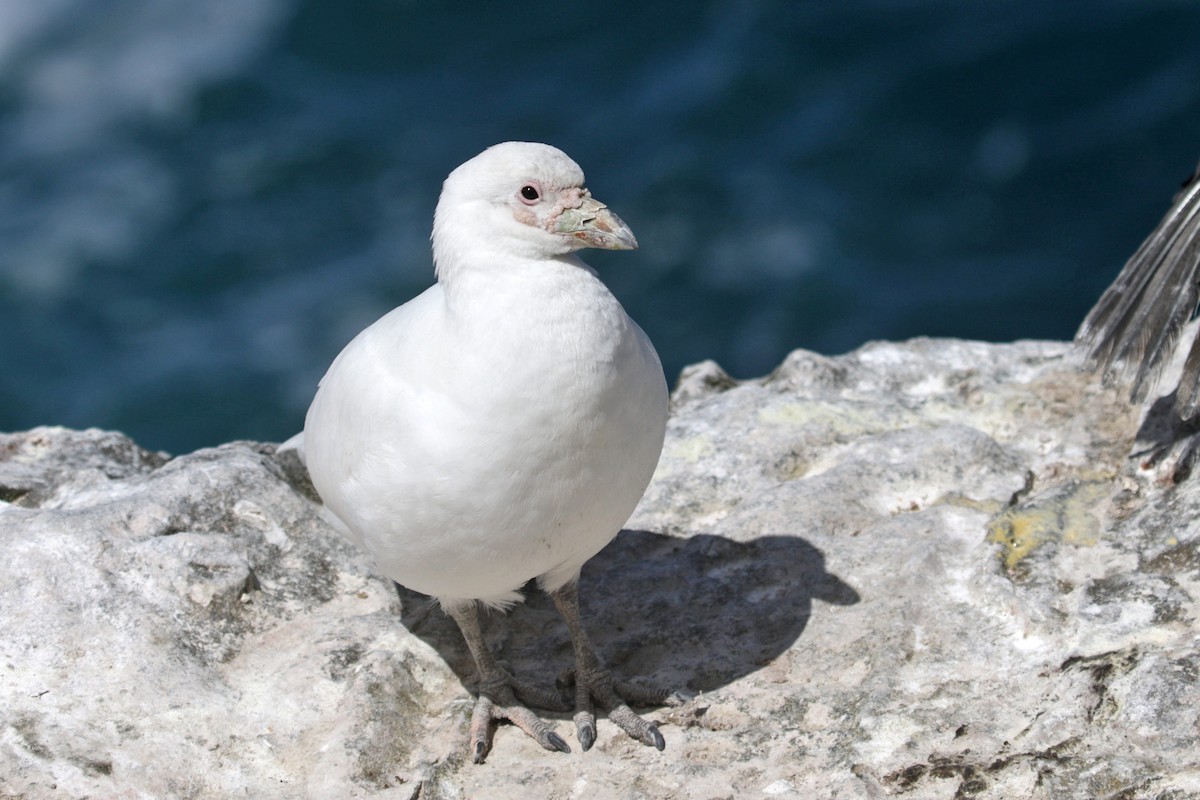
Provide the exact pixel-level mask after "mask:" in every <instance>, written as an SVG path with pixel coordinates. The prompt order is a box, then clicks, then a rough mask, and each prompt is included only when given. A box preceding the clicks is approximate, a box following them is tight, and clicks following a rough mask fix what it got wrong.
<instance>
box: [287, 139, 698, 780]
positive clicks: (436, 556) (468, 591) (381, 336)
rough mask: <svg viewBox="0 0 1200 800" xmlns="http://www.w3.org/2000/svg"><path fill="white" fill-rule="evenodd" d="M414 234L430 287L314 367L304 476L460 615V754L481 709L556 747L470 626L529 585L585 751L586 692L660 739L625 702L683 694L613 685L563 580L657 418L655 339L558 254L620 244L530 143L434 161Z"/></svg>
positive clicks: (612, 508)
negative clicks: (547, 624) (440, 180)
mask: <svg viewBox="0 0 1200 800" xmlns="http://www.w3.org/2000/svg"><path fill="white" fill-rule="evenodd" d="M432 240H433V257H434V263H435V271H436V275H437V283H436V284H435V285H433V286H432V287H430V288H429V289H428V290H426V291H425V292H424V293H422V294H421V295H419V296H418V297H416V298H414V299H413V300H411V301H409V302H408V303H405V304H404V305H402V306H401V307H399V308H397V309H395V310H394V311H392V312H391V313H389V314H387V315H385V316H384V317H383V318H382V319H380V320H379V321H378V322H376V323H375V324H373V325H371V326H370V327H368V328H367V329H366V330H364V331H363V332H362V333H360V334H359V335H358V336H357V337H356V338H355V339H354V340H353V341H352V342H350V344H349V345H347V346H346V349H345V350H343V351H342V353H341V354H340V355H339V356H338V357H337V359H335V360H334V362H333V365H332V366H331V367H330V368H329V371H328V372H327V373H326V374H325V377H324V378H323V379H322V381H321V384H320V388H319V389H318V390H317V394H316V397H315V398H314V399H313V402H312V406H311V407H310V408H309V410H308V415H307V417H306V419H305V423H304V434H303V448H304V460H305V463H306V465H307V467H308V470H309V473H310V475H311V477H312V482H313V485H314V486H315V487H316V489H317V491H318V493H319V494H320V495H321V498H322V500H323V501H324V502H325V504H326V506H327V508H328V509H329V510H330V511H332V512H333V513H334V514H335V515H336V516H337V517H338V518H339V519H340V520H341V521H342V522H343V523H344V524H345V527H346V528H347V529H348V532H349V535H350V537H351V538H352V539H354V540H355V541H356V542H357V543H358V544H359V545H360V546H362V547H363V548H364V549H366V550H367V551H368V552H369V553H370V554H371V555H372V556H373V557H374V560H375V563H376V564H377V565H378V568H379V569H380V570H381V571H382V572H383V573H384V574H386V575H387V576H388V577H390V578H392V579H393V580H395V581H396V582H398V583H400V584H401V585H403V586H406V587H408V588H410V589H413V590H415V591H418V592H422V593H425V594H428V595H432V596H433V597H435V598H437V600H438V601H439V602H440V604H441V606H442V607H443V608H444V609H445V610H446V611H447V613H449V614H450V616H451V617H453V618H454V620H455V621H456V622H457V623H458V626H459V628H460V629H461V630H462V633H463V636H464V638H465V639H466V641H467V645H468V647H469V648H470V651H471V654H472V655H473V656H474V659H475V663H476V666H477V668H478V670H479V676H480V683H479V698H478V701H477V703H476V705H475V709H474V713H473V714H472V721H471V751H472V757H473V759H474V760H475V761H476V762H477V763H478V762H481V761H482V760H483V759H484V757H485V756H486V754H487V752H488V749H489V746H490V745H489V731H490V727H491V722H492V721H493V720H497V719H508V720H510V721H512V722H513V723H515V724H516V725H517V726H519V727H520V728H521V729H523V730H524V731H526V732H527V733H528V734H529V735H531V736H532V737H534V739H536V740H537V741H538V742H539V743H540V744H541V745H542V746H543V747H545V748H547V749H549V750H560V751H563V752H570V748H569V747H568V746H567V744H566V742H565V741H564V740H563V739H562V738H561V737H560V736H559V735H558V734H557V733H555V732H554V731H553V729H552V728H551V727H550V726H549V725H548V724H547V723H545V722H544V721H543V720H541V719H540V718H538V717H537V716H536V715H534V714H533V712H531V711H529V710H528V708H526V707H525V706H524V705H522V703H521V702H518V698H520V699H521V700H524V701H525V702H526V703H528V704H530V705H538V706H542V707H549V708H553V707H555V706H558V707H560V708H561V707H563V706H564V705H565V704H564V703H563V701H562V699H561V698H560V697H559V696H558V695H557V693H555V692H551V691H549V690H545V689H540V690H539V689H537V688H535V687H532V686H529V685H528V684H525V683H523V682H522V681H519V680H517V679H515V678H514V677H513V676H512V675H510V674H509V673H508V672H507V671H506V670H504V669H503V668H502V667H501V666H499V664H498V663H497V662H496V660H495V659H494V658H493V656H492V655H491V653H489V652H488V650H487V648H486V647H485V645H484V642H483V637H482V635H481V632H480V625H479V614H478V610H479V606H480V604H482V605H484V606H490V607H495V608H504V607H507V606H509V605H511V604H513V603H515V602H518V601H519V600H520V598H521V595H520V593H519V592H518V590H519V589H520V588H521V587H522V586H523V585H524V584H525V583H526V582H527V581H529V580H531V579H534V578H536V579H537V581H538V583H539V585H540V587H541V588H542V589H543V590H544V591H546V592H548V593H549V594H550V596H551V597H552V598H553V600H554V603H555V605H556V606H557V607H558V609H559V611H560V612H561V613H562V615H563V617H564V618H565V620H566V622H567V627H568V629H569V631H570V635H571V639H572V643H573V645H574V651H575V659H576V666H575V673H574V680H575V701H576V714H575V723H576V731H577V736H578V738H579V742H580V744H581V745H582V747H583V749H584V750H587V749H589V748H590V747H591V745H592V744H593V742H594V741H595V736H596V728H595V717H594V715H593V710H592V708H593V702H595V703H598V704H599V705H600V706H602V707H606V708H607V709H608V710H609V717H610V719H612V720H613V721H614V722H616V723H617V724H618V725H619V726H620V727H622V728H623V729H624V730H625V731H627V732H628V733H629V734H630V735H631V736H633V737H634V738H636V739H639V740H641V741H642V742H645V743H646V744H650V745H653V746H655V747H657V748H658V749H660V750H661V749H663V739H662V735H661V734H660V733H659V732H658V730H657V728H656V726H655V725H654V724H652V723H650V722H648V721H646V720H645V719H643V718H642V717H640V716H638V715H637V714H635V713H634V712H633V711H631V710H630V709H629V707H628V705H627V704H626V703H627V702H633V703H635V704H639V703H640V704H647V705H649V704H655V703H662V702H673V703H674V702H680V701H682V700H683V699H684V698H685V695H682V694H680V693H674V692H666V691H653V690H646V689H640V690H639V689H636V688H634V687H630V686H628V685H625V684H616V683H615V682H614V680H613V678H612V676H611V673H610V672H609V671H608V670H607V669H606V668H605V667H604V665H603V664H602V662H601V661H600V659H599V657H598V656H597V655H596V653H595V651H594V649H593V648H592V646H591V644H590V643H589V641H588V638H587V636H586V634H585V633H584V630H583V626H582V623H581V622H580V615H579V600H578V591H577V581H578V579H579V572H580V568H581V567H582V566H583V564H584V562H585V561H587V560H588V559H589V558H591V557H592V556H593V555H595V554H596V553H597V552H599V551H600V549H601V548H603V547H604V546H605V545H606V544H608V542H609V541H611V540H612V539H613V538H614V537H615V536H616V534H617V533H618V532H619V530H620V528H621V526H622V525H623V524H624V522H625V521H626V520H627V519H628V518H629V515H630V514H631V513H632V512H633V509H634V506H635V505H636V504H637V502H638V500H639V499H640V498H641V496H642V493H643V492H644V491H645V488H646V485H647V483H649V481H650V477H651V475H652V473H653V472H654V468H655V466H656V464H657V463H658V458H659V454H660V452H661V450H662V443H663V435H664V431H665V427H666V420H667V388H666V383H665V381H664V379H663V371H662V365H661V364H660V362H659V359H658V355H657V353H655V351H654V347H653V346H652V345H651V343H650V340H649V339H648V338H647V337H646V334H645V333H643V332H642V329H641V328H639V327H638V325H637V324H636V323H635V322H634V321H633V320H632V319H630V318H629V316H628V315H627V314H626V313H625V310H624V309H623V308H622V307H621V304H620V303H619V302H617V299H616V298H615V297H613V295H612V293H611V292H610V291H609V290H608V289H607V288H606V287H605V286H604V284H603V283H601V281H600V279H599V278H597V277H596V273H595V272H593V271H592V270H591V269H590V268H589V267H588V266H587V265H586V264H584V263H583V261H582V260H580V258H579V257H578V256H577V255H575V251H577V250H579V249H581V248H584V247H599V248H605V249H610V250H629V249H634V248H636V247H637V242H636V240H635V239H634V237H633V234H632V232H631V231H630V230H629V228H628V227H627V226H626V225H625V223H623V222H622V221H621V220H620V219H619V218H618V217H617V216H616V215H615V214H613V213H612V212H611V211H610V210H608V208H607V207H605V205H604V204H603V203H600V202H598V201H596V200H595V199H593V198H592V196H591V194H590V193H589V192H588V190H587V189H585V188H584V187H583V172H582V171H581V170H580V168H579V166H578V165H577V164H575V162H574V161H572V160H571V159H570V158H568V157H567V156H566V154H564V153H563V152H561V151H560V150H557V149H555V148H553V147H550V146H549V145H544V144H535V143H531V142H507V143H504V144H499V145H496V146H494V147H491V148H489V149H487V150H485V151H484V152H483V153H481V154H480V155H478V156H476V157H475V158H473V159H471V160H470V161H467V162H466V163H465V164H463V165H462V166H460V167H458V168H457V169H455V170H454V171H453V172H451V173H450V176H449V177H448V178H447V179H446V182H445V184H444V185H443V188H442V194H441V199H440V200H439V201H438V205H437V211H436V213H435V215H434V224H433V236H432Z"/></svg>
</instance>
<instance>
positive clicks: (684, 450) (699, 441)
mask: <svg viewBox="0 0 1200 800" xmlns="http://www.w3.org/2000/svg"><path fill="white" fill-rule="evenodd" d="M712 452H713V443H712V440H710V439H708V438H707V437H704V436H693V437H692V438H690V439H677V440H675V441H674V442H672V443H671V444H670V445H669V446H668V448H667V455H668V456H669V457H670V458H672V459H679V460H680V461H683V462H685V463H687V464H695V463H696V462H697V461H699V460H700V459H702V458H704V457H705V456H707V455H709V454H710V453H712ZM664 460H665V459H664Z"/></svg>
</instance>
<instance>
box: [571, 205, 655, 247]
mask: <svg viewBox="0 0 1200 800" xmlns="http://www.w3.org/2000/svg"><path fill="white" fill-rule="evenodd" d="M554 230H555V232H556V233H563V234H566V235H568V236H572V237H574V238H575V239H577V240H578V241H579V242H581V244H580V245H579V246H580V247H599V248H601V249H602V250H636V249H637V246H638V243H637V239H635V238H633V231H631V230H629V226H628V225H626V224H625V223H624V222H622V221H621V218H620V217H618V216H617V215H616V214H614V213H613V212H611V211H609V210H608V206H606V205H604V203H601V202H600V201H599V200H595V199H593V198H591V197H585V198H583V202H582V203H581V204H580V205H579V207H578V208H568V209H566V210H564V211H563V212H562V213H561V214H559V215H558V221H557V222H556V223H555V225H554Z"/></svg>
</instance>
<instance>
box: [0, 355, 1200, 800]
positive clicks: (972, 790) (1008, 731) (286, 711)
mask: <svg viewBox="0 0 1200 800" xmlns="http://www.w3.org/2000/svg"><path fill="white" fill-rule="evenodd" d="M672 404H673V410H672V417H671V422H670V429H669V432H668V440H667V445H666V449H665V453H664V457H663V460H662V462H661V464H660V465H659V469H658V472H657V474H656V477H655V480H654V481H653V483H652V484H651V487H650V490H649V492H648V493H647V496H646V497H645V498H644V500H643V502H642V504H641V505H640V506H639V508H638V510H637V512H635V515H634V518H633V519H632V520H631V522H630V524H629V526H628V527H629V530H627V531H626V532H624V533H623V534H622V535H621V536H619V537H618V538H617V540H616V541H615V542H613V544H612V545H610V546H609V547H608V548H607V549H606V550H604V551H603V552H601V553H600V555H599V556H597V557H596V558H595V559H594V560H593V562H591V563H590V564H589V565H588V566H587V567H586V568H585V570H584V576H583V582H584V584H585V585H586V586H587V593H586V596H587V607H586V608H585V614H586V615H587V616H588V618H589V623H590V627H591V631H592V633H593V636H594V638H595V639H596V642H597V645H598V647H599V649H600V650H601V652H602V653H603V654H604V655H605V656H606V657H607V658H608V660H609V661H610V663H611V665H612V666H613V668H614V670H615V671H616V672H617V673H618V674H620V673H624V672H628V673H631V674H638V675H646V676H650V675H656V676H657V678H658V680H659V681H660V682H661V683H663V684H664V685H672V684H678V685H690V686H691V688H693V689H694V690H699V691H701V692H702V694H701V697H700V698H699V699H698V700H697V701H696V702H694V703H693V704H690V705H689V706H685V707H684V708H682V709H674V710H671V709H660V710H656V711H651V712H650V713H651V716H652V718H655V719H658V720H660V722H661V724H662V730H663V733H664V735H665V737H666V739H667V749H666V751H665V752H663V753H658V752H656V751H653V750H650V749H648V748H643V747H640V746H638V745H636V744H635V743H632V742H629V741H627V740H626V739H625V738H624V737H623V736H621V735H617V731H616V730H615V728H614V726H612V725H611V724H610V723H607V722H606V721H603V720H602V721H601V723H600V737H599V740H598V742H597V747H596V748H595V749H594V750H593V751H592V752H589V753H586V754H583V753H579V752H578V750H577V752H575V753H573V754H571V755H569V756H568V755H562V754H554V753H547V752H544V751H542V750H541V749H540V748H538V747H537V745H536V744H535V743H533V742H531V741H529V740H527V739H526V737H524V736H523V735H521V734H520V733H519V732H516V731H513V730H511V729H509V728H505V727H502V728H500V729H499V731H498V732H497V735H496V743H495V747H494V749H493V751H492V753H491V755H490V757H489V760H488V763H487V764H486V765H485V766H482V767H475V766H472V765H470V764H465V763H463V761H462V758H461V756H460V754H461V752H462V750H463V747H462V741H463V737H464V736H465V726H466V719H467V715H468V714H469V710H470V702H469V698H468V695H467V693H466V691H465V690H464V689H463V688H462V686H461V683H460V682H459V680H458V679H457V677H456V676H457V675H468V676H469V675H470V674H471V662H470V657H469V655H468V654H467V653H466V651H465V648H464V646H463V645H462V644H461V641H460V639H459V637H458V634H457V631H456V629H455V628H454V626H453V623H451V622H450V621H449V620H448V619H447V618H446V617H445V616H444V615H443V614H442V612H441V611H440V610H438V609H436V608H431V607H430V606H429V605H428V603H426V602H425V601H424V600H423V599H422V598H420V597H418V596H416V595H411V594H399V593H397V592H396V591H395V590H394V589H393V587H392V586H391V585H389V584H388V583H387V582H385V581H383V580H382V579H380V578H379V577H377V576H376V575H375V574H374V573H373V572H372V569H371V567H370V565H369V564H368V563H367V562H366V560H365V559H364V558H363V557H361V556H359V555H358V554H357V553H356V551H355V550H354V549H353V548H351V547H350V546H348V545H344V544H343V543H342V539H341V537H340V536H339V535H338V534H336V533H334V532H333V531H331V530H329V528H328V526H327V525H326V524H325V523H324V522H323V521H322V520H321V518H320V516H319V509H318V507H317V506H316V505H315V504H314V502H313V499H312V496H311V494H305V493H304V491H305V487H304V483H303V477H302V475H300V474H299V473H298V471H297V469H296V464H295V463H294V459H288V458H279V459H276V458H274V457H273V456H272V455H271V448H270V447H268V446H259V445H253V444H246V443H240V444H232V445H227V446H224V447H221V448H217V449H214V450H205V451H200V452H197V453H194V454H191V455H188V456H183V457H180V458H175V459H170V460H168V459H167V458H166V457H165V456H162V455H161V454H151V453H145V452H143V451H141V450H139V449H138V448H137V447H136V446H135V445H133V444H132V443H131V442H129V441H128V440H126V439H124V438H123V437H121V436H119V435H117V434H108V433H101V432H98V431H86V432H75V431H67V430H62V429H38V430H34V431H29V432H25V433H17V434H11V435H8V436H5V437H2V438H0V498H3V500H4V501H5V502H4V503H3V504H0V542H3V544H4V551H3V552H4V554H5V558H4V559H3V560H2V561H0V676H2V680H0V797H4V796H18V797H20V796H24V797H32V798H40V797H59V796H62V797H76V796H85V795H87V796H147V797H149V796H178V797H228V796H238V795H241V796H253V797H260V798H276V797H278V798H285V797H287V798H291V797H330V796H346V797H350V796H362V797H365V796H371V797H397V798H411V797H414V796H415V795H416V794H417V792H418V791H419V792H420V796H421V797H422V798H428V797H455V796H457V797H495V798H505V797H522V798H524V797H529V796H531V794H530V793H531V791H534V789H533V788H531V787H536V794H537V795H538V796H546V797H584V798H606V797H629V796H637V797H648V798H657V797H672V798H698V799H699V798H703V799H704V800H711V798H721V797H731V796H738V794H739V793H744V792H751V793H761V792H764V791H765V790H766V789H771V788H772V787H780V791H781V792H782V794H781V796H791V794H793V793H794V795H795V796H800V797H839V798H858V797H888V796H901V797H922V798H924V797H930V798H936V797H945V798H951V797H955V796H959V797H972V798H1009V799H1011V798H1026V797H1030V798H1033V797H1039V798H1040V797H1046V798H1075V797H1079V798H1085V797H1112V796H1121V797H1131V798H1140V797H1186V796H1197V795H1200V750H1198V749H1197V748H1196V747H1195V738H1196V730H1197V729H1198V727H1197V726H1198V724H1200V688H1198V686H1197V681H1196V675H1197V674H1198V673H1200V652H1198V637H1197V612H1198V610H1200V603H1198V595H1200V480H1197V479H1193V481H1192V482H1190V483H1184V484H1182V485H1180V486H1171V485H1169V484H1168V483H1166V482H1164V481H1163V480H1162V476H1163V475H1164V474H1165V473H1163V472H1158V471H1150V470H1146V469H1143V468H1141V466H1140V464H1139V462H1138V461H1137V460H1136V459H1128V458H1127V457H1126V454H1127V453H1128V452H1129V450H1130V442H1131V439H1132V437H1133V434H1134V431H1135V430H1137V428H1138V425H1139V419H1138V413H1137V410H1136V409H1131V408H1128V407H1127V406H1126V405H1125V404H1124V402H1123V401H1122V398H1120V397H1117V396H1116V395H1115V394H1113V393H1109V392H1106V391H1102V390H1100V389H1099V388H1098V387H1097V386H1096V385H1095V384H1093V383H1091V382H1090V381H1088V380H1087V379H1086V378H1084V377H1083V376H1081V375H1079V374H1078V373H1077V372H1076V371H1075V363H1074V361H1073V359H1072V358H1071V357H1069V356H1068V349H1067V347H1066V345H1063V344H1056V343H1037V342H1023V343H1017V344H1011V345H985V344H980V343H972V342H956V341H931V340H915V341H912V342H908V343H903V344H889V343H874V344H870V345H867V346H866V347H864V348H862V349H861V350H859V351H856V352H854V353H850V354H848V355H845V356H841V357H837V358H826V357H822V356H818V355H814V354H812V353H805V352H801V351H798V352H796V353H793V354H792V355H790V356H789V357H788V358H787V359H786V360H785V362H784V363H783V364H782V365H781V366H780V367H779V369H778V370H776V371H775V372H774V373H773V374H772V375H770V376H768V377H767V378H764V379H763V380H760V381H749V382H743V383H736V382H733V381H731V380H730V379H728V377H727V376H724V374H723V373H722V372H721V371H720V368H719V367H717V366H716V365H714V364H711V363H707V364H704V365H698V366H697V367H694V368H691V369H690V370H688V371H687V372H686V373H685V375H684V377H683V379H682V382H681V385H680V387H679V389H678V390H677V392H676V393H675V395H674V397H673V400H672ZM1153 425H1154V420H1153V419H1151V420H1150V422H1149V423H1148V424H1147V426H1146V428H1145V430H1147V431H1149V430H1153ZM489 628H490V629H493V633H494V641H493V642H492V644H493V645H494V646H497V647H498V648H499V650H500V652H501V654H502V655H503V657H504V658H506V659H507V660H508V661H509V663H510V664H511V665H512V666H513V668H514V669H516V670H517V671H519V672H520V673H521V674H523V675H526V676H527V677H530V678H532V679H538V680H545V681H551V680H553V678H554V674H555V671H556V670H557V669H559V668H562V667H565V666H567V665H569V663H570V649H569V645H568V644H567V636H566V632H565V630H562V628H561V625H560V623H559V621H558V619H557V615H556V614H555V612H554V610H553V608H552V607H551V606H550V605H549V603H548V602H547V601H545V599H544V598H541V597H540V596H539V595H537V594H534V595H533V596H531V599H530V602H529V604H527V605H526V606H523V607H520V608H518V609H516V610H515V611H514V612H513V615H512V618H511V619H510V620H508V621H504V622H499V621H494V622H493V623H492V624H490V625H489ZM547 660H549V662H550V663H551V664H552V665H553V668H551V667H548V666H546V662H547ZM551 718H552V719H556V720H557V726H558V730H559V732H560V733H561V734H563V735H565V736H568V737H569V736H570V735H571V734H570V722H569V717H567V716H565V715H563V716H559V717H557V718H554V717H551Z"/></svg>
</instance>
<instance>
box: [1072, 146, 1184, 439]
mask: <svg viewBox="0 0 1200 800" xmlns="http://www.w3.org/2000/svg"><path fill="white" fill-rule="evenodd" d="M1198 281H1200V168H1198V169H1197V172H1196V174H1195V175H1193V176H1192V178H1191V179H1190V180H1189V181H1188V182H1187V183H1186V184H1185V185H1184V187H1183V189H1182V190H1180V192H1179V193H1178V194H1177V195H1176V196H1175V199H1174V201H1173V202H1172V204H1171V208H1170V209H1169V210H1168V211H1167V213H1166V216H1164V217H1163V218H1162V221H1160V222H1159V223H1158V227H1156V228H1155V229H1154V231H1153V232H1152V233H1151V234H1150V235H1149V236H1148V237H1147V238H1146V240H1145V241H1144V242H1142V245H1141V247H1139V248H1138V249H1137V252H1135V253H1134V254H1133V256H1132V257H1130V259H1129V261H1127V262H1126V263H1125V266H1124V268H1122V270H1121V272H1120V274H1119V275H1117V278H1116V280H1114V281H1113V283H1112V285H1111V286H1109V287H1108V289H1107V290H1106V291H1105V292H1104V294H1103V295H1102V296H1101V297H1100V300H1099V302H1097V303H1096V305H1095V307H1093V308H1092V310H1091V311H1090V312H1089V313H1088V315H1087V319H1085V320H1084V321H1083V325H1082V326H1080V328H1079V332H1078V333H1077V334H1076V335H1075V341H1076V342H1077V343H1079V344H1080V345H1082V346H1083V347H1085V348H1086V349H1087V360H1088V364H1089V365H1090V366H1091V367H1092V368H1093V369H1095V370H1098V371H1100V372H1101V373H1102V374H1103V377H1104V381H1105V383H1106V384H1110V385H1111V384H1115V383H1125V382H1128V381H1130V380H1132V383H1133V386H1132V388H1131V390H1130V398H1131V399H1132V400H1133V401H1134V402H1141V401H1142V400H1144V399H1145V398H1146V394H1147V392H1149V391H1150V389H1151V388H1152V387H1153V386H1154V383H1155V381H1156V380H1157V379H1158V376H1159V373H1160V372H1161V371H1162V368H1163V366H1164V365H1165V364H1166V362H1167V361H1169V356H1170V354H1171V353H1172V352H1173V351H1174V348H1175V344H1176V343H1177V342H1178V340H1179V334H1180V332H1181V331H1182V330H1183V326H1184V325H1185V324H1187V321H1188V320H1189V319H1191V317H1192V315H1193V314H1194V313H1195V311H1196V302H1197V299H1198V297H1200V283H1198ZM1198 341H1200V340H1198ZM1198 394H1200V344H1195V343H1194V344H1193V345H1192V350H1191V353H1190V354H1189V356H1188V361H1187V367H1186V368H1185V370H1184V377H1183V380H1181V382H1180V386H1179V392H1178V394H1177V396H1176V403H1177V407H1178V408H1179V410H1180V412H1181V413H1183V412H1184V411H1185V410H1186V409H1190V410H1191V411H1193V412H1194V411H1195V409H1196V406H1197V401H1198V399H1200V398H1198V397H1197V395H1198ZM1188 416H1189V414H1187V413H1184V417H1185V418H1187V417H1188Z"/></svg>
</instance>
